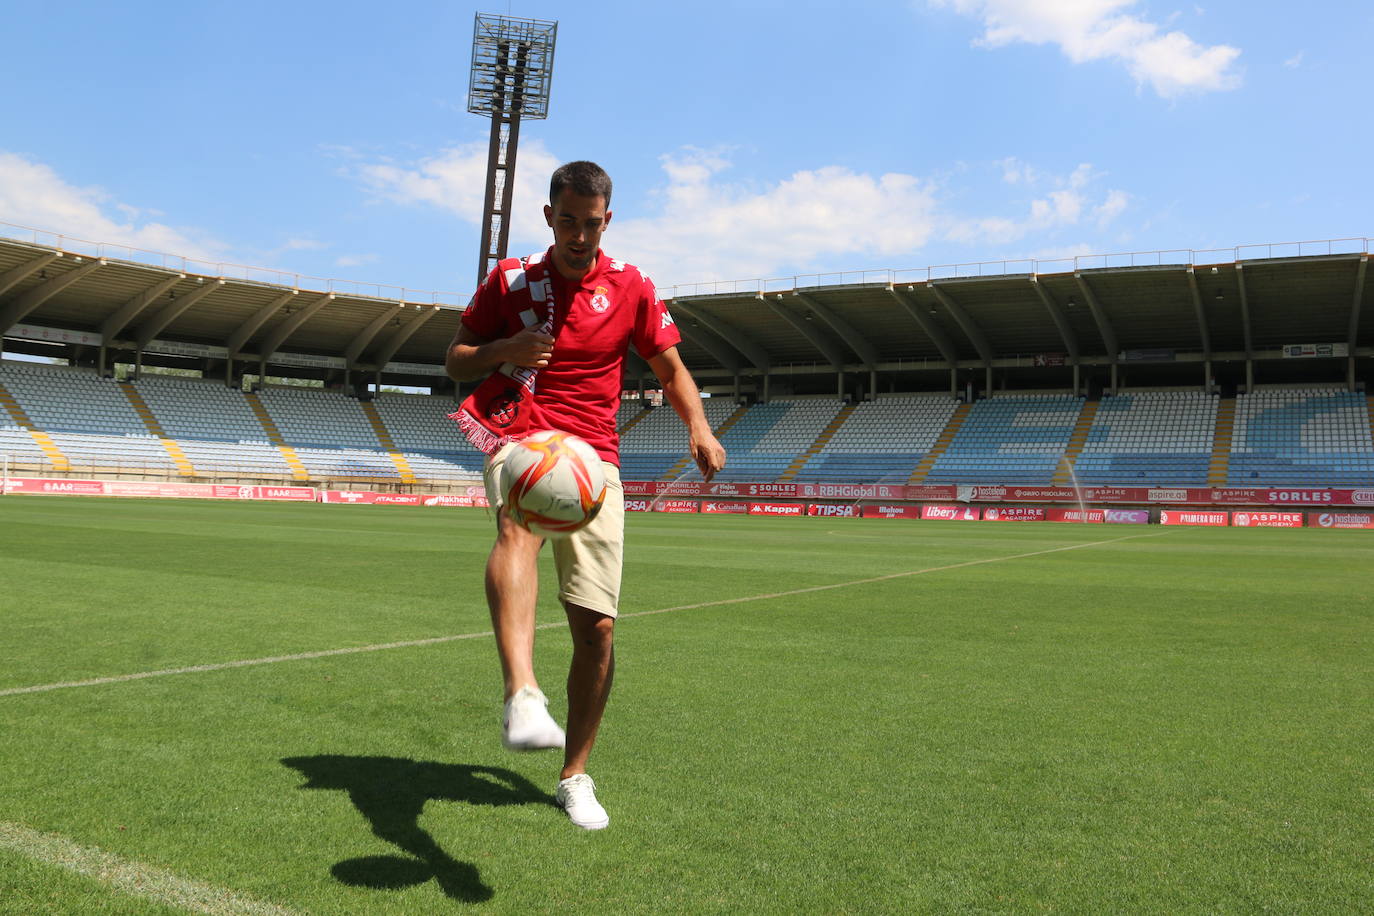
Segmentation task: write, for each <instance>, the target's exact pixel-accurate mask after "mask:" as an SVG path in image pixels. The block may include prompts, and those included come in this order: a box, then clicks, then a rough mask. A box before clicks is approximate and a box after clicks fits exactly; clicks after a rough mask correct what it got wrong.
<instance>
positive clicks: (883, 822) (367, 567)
mask: <svg viewBox="0 0 1374 916" xmlns="http://www.w3.org/2000/svg"><path fill="white" fill-rule="evenodd" d="M628 526H629V532H628V536H629V549H628V556H627V566H626V582H625V591H624V601H623V608H622V610H623V612H624V613H625V614H626V615H627V616H626V617H625V618H624V619H623V620H622V621H621V623H620V625H619V627H618V631H617V632H618V635H617V650H618V664H619V667H618V671H617V681H616V687H615V692H614V695H613V696H612V698H611V705H610V708H609V710H608V712H607V717H606V721H605V724H604V726H603V730H602V734H601V740H600V743H599V745H598V747H597V749H596V752H595V754H594V756H593V759H592V766H591V772H592V775H593V776H594V777H595V778H596V779H597V782H598V786H599V790H600V791H599V795H600V797H601V799H602V801H603V802H604V803H605V805H606V807H607V809H608V810H609V811H610V813H611V826H610V828H609V829H608V830H605V831H601V832H598V833H586V832H582V831H579V830H577V829H576V828H574V827H572V826H571V825H570V824H568V823H567V821H566V818H565V817H564V816H563V815H562V813H561V812H560V811H558V810H557V809H556V808H555V807H554V806H553V804H552V792H553V787H554V781H555V778H556V774H557V769H558V765H559V763H560V761H559V760H558V759H557V758H555V757H554V756H550V755H517V754H513V753H508V752H506V751H504V750H502V748H501V746H500V741H499V731H498V726H499V718H500V695H499V691H500V686H499V669H498V666H497V662H496V658H495V652H494V649H493V647H492V642H491V640H490V638H488V637H485V636H475V637H473V638H468V639H460V640H453V641H449V642H443V643H434V644H427V645H418V646H409V647H400V648H391V649H383V650H376V651H367V652H359V653H355V654H346V655H331V656H325V657H317V658H311V659H301V660H288V661H280V662H276V663H272V664H263V665H256V666H247V667H233V668H219V669H213V670H204V671H195V672H190V673H184V674H176V675H170V676H163V677H153V678H147V679H140V680H127V681H117V682H112V683H105V684H101V685H98V686H83V687H73V688H65V689H57V690H49V691H42V692H28V693H15V692H13V689H14V688H20V687H28V686H36V685H45V684H54V683H62V682H70V681H81V680H84V679H91V678H100V677H107V676H118V675H126V674H134V673H140V672H149V671H158V670H162V669H171V668H180V667H188V666H202V665H217V664H222V663H227V662H233V661H238V660H245V659H257V658H265V657H274V656H288V655H294V654H300V653H311V652H318V651H321V650H328V649H338V648H346V647H362V646H372V645H378V644H386V643H396V642H406V641H411V640H423V639H426V638H429V637H436V636H450V635H453V636H456V635H463V634H481V633H484V632H485V631H486V630H488V628H489V623H488V621H487V617H486V614H487V612H486V606H485V601H484V599H483V593H482V587H481V569H482V564H483V561H484V558H485V555H486V552H487V549H488V547H489V542H490V537H491V532H492V524H491V522H490V520H489V519H488V518H487V516H486V514H485V513H484V512H482V511H477V510H447V509H407V508H384V507H353V506H318V505H271V504H249V503H232V502H226V503H208V502H204V503H202V502H194V501H152V500H149V501H142V500H101V499H81V498H63V497H19V496H9V497H4V498H0V659H3V664H0V835H3V833H4V831H5V830H6V829H9V830H10V831H11V833H13V831H14V830H16V829H18V830H21V831H29V833H21V834H19V836H20V837H21V839H20V840H17V841H12V842H10V843H9V844H8V845H4V844H0V912H3V913H16V914H17V913H25V914H27V913H35V912H42V913H121V914H122V913H173V912H178V911H179V910H178V908H177V907H176V906H175V905H172V904H168V903H165V902H157V901H158V900H160V899H162V898H157V897H152V896H148V895H146V894H144V892H143V891H141V890H137V889H135V890H132V891H131V890H128V889H120V888H118V887H116V886H115V885H114V884H113V883H111V881H110V880H108V878H102V877H100V876H98V875H97V876H90V875H81V874H76V873H73V872H72V871H70V870H68V869H65V868H63V867H61V865H60V864H58V863H57V862H56V861H55V859H57V858H59V857H58V856H55V855H54V854H52V853H51V852H44V851H43V850H42V849H40V848H37V847H36V846H35V845H34V843H33V842H32V841H31V840H25V839H22V837H25V836H29V837H31V836H36V835H39V834H41V835H44V836H48V835H54V836H58V837H61V838H63V839H64V840H65V841H68V842H70V843H72V844H76V845H77V846H79V847H81V848H82V849H87V850H96V851H99V852H100V853H102V854H108V855H110V856H116V857H118V858H119V860H120V861H122V862H125V863H129V864H130V866H131V867H133V868H135V869H146V870H148V874H149V875H153V876H154V877H149V878H148V879H147V882H146V883H149V884H156V883H157V881H158V880H159V879H157V878H156V875H164V874H166V875H172V876H175V877H177V878H180V879H184V880H186V881H191V882H199V883H200V884H202V885H206V886H210V887H212V888H217V889H222V890H223V891H224V892H225V893H226V894H229V895H233V897H232V899H231V901H230V903H227V904H225V906H227V907H228V908H227V909H221V910H214V911H215V912H240V911H245V910H243V909H242V908H240V909H237V910H236V909H234V908H233V906H234V905H235V904H234V903H233V900H238V901H255V902H257V903H260V904H270V905H273V906H275V907H280V908H282V909H284V910H288V911H292V912H298V913H382V914H386V913H435V912H448V911H460V910H463V909H475V910H478V911H485V912H493V913H497V912H500V913H507V912H509V913H528V912H586V913H605V912H615V913H661V912H692V913H696V912H719V913H738V912H778V913H791V912H814V913H867V912H894V913H898V912H900V913H908V912H974V911H977V912H1040V911H1046V910H1048V911H1056V912H1074V913H1102V912H1158V913H1178V912H1199V913H1219V912H1256V911H1261V910H1265V911H1278V912H1323V913H1326V912H1359V911H1367V909H1366V908H1367V907H1368V905H1369V902H1370V901H1371V900H1374V878H1372V877H1371V876H1374V844H1372V843H1371V836H1374V827H1371V825H1374V765H1372V761H1374V639H1371V636H1374V536H1371V535H1370V534H1369V533H1368V532H1360V531H1350V532H1344V531H1326V530H1297V531H1291V530H1265V529H1260V530H1255V529H1233V530H1215V529H1211V530H1205V529H1196V530H1194V529H1161V528H1157V527H1151V528H1148V529H1146V528H1143V527H1134V526H1104V525H1051V524H1017V523H950V522H930V523H922V522H910V521H882V520H872V521H868V520H849V519H768V518H750V517H731V516H690V517H674V516H663V515H654V516H638V515H632V516H631V517H630V519H629V522H628ZM1075 545H1087V546H1081V547H1078V548H1077V549H1068V550H1056V549H1055V548H1062V547H1074V546H1075ZM545 566H546V568H545V570H544V574H545V578H544V580H543V583H542V587H543V591H542V594H541V600H540V609H539V617H540V620H541V622H546V623H549V624H551V625H555V626H551V627H550V628H548V629H544V630H541V631H540V633H539V639H538V648H537V652H536V656H537V666H538V670H539V674H540V678H541V681H542V682H543V686H544V687H545V689H546V691H547V692H548V693H549V694H550V695H551V697H552V707H553V708H554V711H555V713H556V714H557V715H558V716H560V717H561V715H562V712H563V708H562V707H563V693H564V691H563V686H562V681H563V678H564V676H565V673H566V664H567V659H568V646H567V634H566V631H563V630H560V629H558V628H557V627H556V623H557V621H559V620H560V619H561V611H560V610H559V609H558V607H557V605H556V602H555V601H554V599H553V594H554V589H553V587H552V573H551V568H549V567H551V563H550V562H549V561H548V560H547V558H545ZM920 570H930V571H928V572H924V573H920V574H916V575H895V574H903V573H916V572H918V571H920ZM826 586H839V587H834V588H827V587H826ZM769 596H774V597H769ZM731 599H750V600H741V601H731ZM684 605H704V606H700V607H695V608H690V609H683V610H677V611H673V612H670V613H663V614H653V615H648V614H646V615H643V616H637V617H636V616H630V615H632V614H635V613H637V612H641V611H652V610H659V609H665V608H674V607H681V606H684ZM4 691H10V692H9V693H5V692H4ZM6 825H8V827H6ZM16 825H17V826H16ZM35 832H36V833H35ZM207 911H209V910H207ZM248 911H251V910H248Z"/></svg>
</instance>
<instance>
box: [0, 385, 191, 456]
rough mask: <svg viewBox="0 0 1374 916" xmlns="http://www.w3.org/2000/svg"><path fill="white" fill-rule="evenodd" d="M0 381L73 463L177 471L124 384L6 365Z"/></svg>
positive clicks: (35, 424) (33, 421)
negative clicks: (130, 400)
mask: <svg viewBox="0 0 1374 916" xmlns="http://www.w3.org/2000/svg"><path fill="white" fill-rule="evenodd" d="M0 380H3V383H4V385H5V388H6V389H7V390H8V391H9V393H10V395H11V396H12V397H13V398H14V400H15V401H16V402H17V403H18V405H19V406H20V407H21V408H22V409H23V411H24V412H25V413H26V414H27V415H28V416H29V418H30V420H31V421H32V423H33V426H34V428H35V429H40V430H43V431H44V432H46V433H47V434H48V435H49V436H50V437H51V439H52V442H53V444H54V445H55V446H56V447H57V448H58V449H59V450H60V451H61V452H62V454H63V455H65V456H66V457H67V458H68V459H70V460H71V462H72V463H73V464H79V465H87V466H101V467H116V468H120V467H123V468H147V469H150V470H156V471H174V470H175V469H176V466H175V465H174V464H173V462H172V459H171V456H170V455H168V454H167V450H166V449H165V448H163V447H162V443H161V442H160V441H159V440H158V439H157V437H156V436H153V435H152V434H151V433H149V432H148V428H147V427H146V426H145V425H144V423H143V419H142V418H141V417H140V416H139V415H138V413H137V412H135V410H134V408H133V405H132V404H130V403H129V399H128V398H127V397H125V395H124V392H123V391H121V390H120V386H119V383H118V382H115V381H114V380H112V379H105V378H101V377H100V376H98V375H96V374H95V373H94V372H91V371H89V370H86V369H74V368H71V367H68V366H53V365H46V364H41V363H14V362H6V363H4V364H3V366H0Z"/></svg>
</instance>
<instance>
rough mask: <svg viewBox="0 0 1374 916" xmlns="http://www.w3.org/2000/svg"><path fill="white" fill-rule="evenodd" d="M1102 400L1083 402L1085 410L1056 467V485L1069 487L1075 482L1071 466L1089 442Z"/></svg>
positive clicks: (1080, 415) (1054, 479)
mask: <svg viewBox="0 0 1374 916" xmlns="http://www.w3.org/2000/svg"><path fill="white" fill-rule="evenodd" d="M1100 403H1101V401H1086V402H1084V404H1083V412H1082V413H1080V414H1079V415H1078V422H1077V423H1076V424H1074V427H1073V435H1071V436H1069V447H1068V448H1066V449H1064V460H1062V461H1060V462H1059V467H1057V468H1055V471H1054V477H1053V478H1052V479H1051V481H1050V482H1051V483H1053V484H1054V485H1055V486H1056V487H1067V486H1068V485H1069V484H1071V483H1073V475H1072V473H1071V470H1070V469H1071V468H1072V467H1073V463H1074V462H1075V461H1077V460H1078V456H1079V454H1081V453H1082V451H1083V446H1085V445H1087V444H1088V431H1089V430H1090V429H1092V427H1093V420H1094V419H1096V417H1097V407H1098V405H1099V404H1100Z"/></svg>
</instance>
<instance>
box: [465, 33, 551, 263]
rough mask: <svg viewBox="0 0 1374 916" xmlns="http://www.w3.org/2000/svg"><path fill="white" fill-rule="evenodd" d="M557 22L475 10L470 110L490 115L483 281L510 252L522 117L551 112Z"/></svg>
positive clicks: (544, 115)
mask: <svg viewBox="0 0 1374 916" xmlns="http://www.w3.org/2000/svg"><path fill="white" fill-rule="evenodd" d="M557 36H558V23H557V22H549V21H546V20H542V19H514V18H511V17H510V16H495V15H491V14H485V15H484V14H482V13H478V14H477V19H476V25H475V26H474V28H473V35H472V77H471V80H470V82H469V83H468V111H470V112H473V113H474V114H486V115H490V116H491V146H490V148H489V150H488V152H487V194H486V201H485V203H484V204H483V206H482V251H481V260H480V261H479V263H478V265H477V282H478V283H479V284H480V283H481V282H482V281H483V280H484V279H486V276H487V274H488V273H490V272H491V269H492V268H493V267H494V266H496V263H497V262H498V261H500V260H501V259H502V258H504V257H505V256H506V244H507V242H509V241H510V203H511V195H512V194H513V193H514V191H515V153H516V146H517V144H518V143H519V141H520V119H521V118H522V117H523V118H536V119H541V120H542V119H543V118H547V117H548V116H549V84H550V83H551V82H552V80H553V46H554V40H555V38H557Z"/></svg>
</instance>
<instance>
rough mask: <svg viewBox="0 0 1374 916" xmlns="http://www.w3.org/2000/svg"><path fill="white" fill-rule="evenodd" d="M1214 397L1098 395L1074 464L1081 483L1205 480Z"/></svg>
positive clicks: (1193, 394)
mask: <svg viewBox="0 0 1374 916" xmlns="http://www.w3.org/2000/svg"><path fill="white" fill-rule="evenodd" d="M1216 419H1217V396H1216V395H1209V394H1205V393H1204V392H1202V391H1139V392H1133V393H1130V394H1118V395H1107V396H1105V397H1103V398H1102V401H1101V403H1100V404H1099V405H1098V408H1097V416H1096V417H1095V418H1094V419H1093V424H1092V428H1091V429H1089V431H1088V438H1087V441H1086V443H1085V444H1084V446H1083V450H1082V452H1080V453H1079V456H1078V458H1077V460H1076V461H1075V462H1074V470H1075V471H1076V472H1077V474H1078V479H1079V481H1081V482H1082V483H1129V484H1137V485H1138V484H1140V483H1141V482H1142V481H1144V482H1148V483H1151V484H1193V485H1196V486H1204V485H1206V483H1207V470H1208V465H1209V463H1210V461H1211V458H1212V439H1213V434H1214V431H1215V428H1216Z"/></svg>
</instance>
